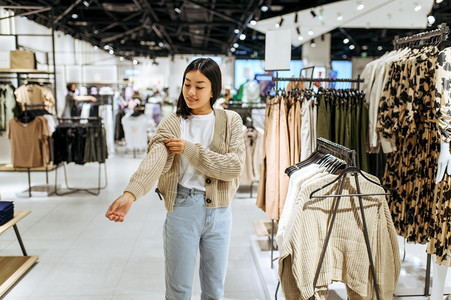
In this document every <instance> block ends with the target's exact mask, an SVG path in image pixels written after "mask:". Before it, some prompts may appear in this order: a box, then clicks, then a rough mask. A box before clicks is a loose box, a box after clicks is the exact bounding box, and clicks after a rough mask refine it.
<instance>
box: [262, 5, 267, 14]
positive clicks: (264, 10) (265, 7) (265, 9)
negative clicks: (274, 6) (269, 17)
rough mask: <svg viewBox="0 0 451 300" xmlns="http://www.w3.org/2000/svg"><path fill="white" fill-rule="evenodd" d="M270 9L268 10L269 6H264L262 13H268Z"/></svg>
mask: <svg viewBox="0 0 451 300" xmlns="http://www.w3.org/2000/svg"><path fill="white" fill-rule="evenodd" d="M268 9H269V8H268V6H266V5H263V6H262V8H261V10H262V12H267V11H268Z"/></svg>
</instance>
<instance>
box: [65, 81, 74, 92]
mask: <svg viewBox="0 0 451 300" xmlns="http://www.w3.org/2000/svg"><path fill="white" fill-rule="evenodd" d="M72 85H73V83H68V84H66V88H67V90H68V91H71V90H72Z"/></svg>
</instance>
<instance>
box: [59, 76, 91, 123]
mask: <svg viewBox="0 0 451 300" xmlns="http://www.w3.org/2000/svg"><path fill="white" fill-rule="evenodd" d="M66 88H67V94H66V106H65V107H64V112H63V117H78V116H80V113H81V105H80V103H81V102H82V101H92V102H95V101H97V98H96V97H94V96H75V91H76V90H77V86H76V84H75V83H68V84H67V85H66Z"/></svg>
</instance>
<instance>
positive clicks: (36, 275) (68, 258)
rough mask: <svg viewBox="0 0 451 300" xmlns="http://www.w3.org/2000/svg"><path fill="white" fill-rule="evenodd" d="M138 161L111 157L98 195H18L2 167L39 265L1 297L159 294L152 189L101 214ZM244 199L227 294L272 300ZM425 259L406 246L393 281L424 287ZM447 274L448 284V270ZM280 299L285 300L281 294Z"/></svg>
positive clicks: (86, 181)
mask: <svg viewBox="0 0 451 300" xmlns="http://www.w3.org/2000/svg"><path fill="white" fill-rule="evenodd" d="M141 159H142V155H139V156H138V157H137V158H133V155H132V154H130V153H129V154H123V153H122V154H117V155H116V156H115V157H113V158H110V159H109V160H108V162H107V173H108V186H107V188H106V189H104V190H102V191H101V193H100V195H99V196H93V195H90V194H87V193H85V192H80V193H75V194H70V195H66V196H55V195H52V196H49V197H32V198H19V197H16V194H17V193H19V192H22V191H23V190H25V189H26V188H27V186H28V183H27V174H26V173H23V172H0V195H1V198H2V200H9V201H14V204H15V209H16V210H31V211H32V213H31V214H30V215H29V216H27V217H25V218H24V219H23V220H22V221H20V222H19V223H18V228H19V230H20V233H21V235H22V239H23V241H24V244H25V247H26V249H27V251H28V254H29V255H38V256H39V261H38V263H37V264H36V265H35V266H34V267H33V268H32V269H31V270H30V271H29V272H28V273H27V274H26V275H25V276H24V277H23V278H22V279H21V280H20V281H19V282H18V283H17V284H15V285H14V286H13V287H12V288H11V289H10V290H9V292H8V293H6V294H5V295H4V296H3V297H2V298H1V299H7V300H16V299H17V300H22V299H24V300H25V299H27V300H28V299H46V300H47V299H55V300H56V299H90V300H97V299H99V300H100V299H102V300H103V299H112V300H116V299H117V300H119V299H120V300H123V299H127V300H128V299H164V274H163V272H164V264H163V249H162V238H161V235H162V226H163V222H164V218H165V209H164V205H163V203H162V202H161V201H160V200H159V198H158V196H157V195H156V194H155V193H153V192H150V193H149V194H148V195H147V196H145V197H144V198H142V199H140V200H139V201H138V202H137V203H135V205H134V206H133V207H132V210H131V211H130V213H129V215H128V216H127V218H126V221H125V222H124V223H113V222H109V221H108V220H107V219H106V218H105V216H104V213H105V211H106V209H107V207H108V206H109V204H110V203H111V201H113V200H114V199H115V197H117V196H118V195H119V194H120V193H121V192H122V190H123V188H124V187H125V185H126V184H127V182H128V179H129V178H130V176H131V174H132V173H133V171H134V170H135V169H136V168H137V166H138V164H139V162H140V161H141ZM97 174H98V165H97V164H86V165H84V166H76V165H70V166H69V167H68V176H69V184H70V185H72V186H77V187H92V186H96V185H97ZM54 176H55V172H54V171H52V172H50V173H49V179H50V184H52V185H53V184H54ZM102 178H103V177H102ZM31 180H32V183H33V184H34V185H38V184H39V185H41V184H45V173H40V172H34V173H32V174H31ZM58 182H61V183H63V172H62V171H58ZM63 186H64V185H63ZM255 195H256V192H255V189H254V194H253V196H254V197H255ZM249 196H250V195H249V193H248V191H244V190H243V191H242V192H240V193H238V194H237V197H236V198H235V200H234V201H233V216H234V221H233V222H234V224H233V232H232V242H231V249H230V256H229V267H228V274H227V280H226V289H225V299H242V300H254V299H255V300H257V299H259V300H264V299H274V291H275V286H272V284H274V282H269V283H268V282H262V280H261V276H262V275H265V276H267V277H268V274H261V273H260V270H263V272H266V273H268V272H274V270H272V271H271V269H270V268H269V269H268V266H269V260H268V259H266V260H262V263H259V264H258V263H256V262H255V260H254V258H253V255H252V251H251V244H252V238H251V237H252V236H253V235H254V234H255V230H254V227H253V223H252V222H253V221H254V220H262V219H265V214H264V212H262V211H261V210H260V209H258V208H257V207H256V205H255V198H250V197H249ZM400 243H401V245H402V240H400ZM0 255H1V256H8V255H21V250H20V247H19V244H18V242H17V239H16V237H15V235H14V231H13V230H12V229H10V230H8V231H6V232H4V233H3V234H2V235H1V236H0ZM258 255H262V256H267V255H268V253H267V252H266V253H265V252H263V253H260V254H258ZM257 261H258V260H257ZM424 262H425V255H424V248H422V246H419V245H408V247H407V260H406V262H405V263H404V264H403V265H404V266H405V268H404V269H403V272H404V273H405V274H404V273H403V275H402V276H403V277H401V279H400V285H399V286H401V287H402V285H405V286H406V288H407V289H408V290H411V291H414V290H413V287H415V288H419V287H421V286H422V284H423V286H424V269H423V268H424ZM262 264H263V266H262ZM265 264H266V265H265ZM276 264H277V263H276ZM268 270H269V271H268ZM269 276H270V277H271V276H272V275H269ZM272 278H277V277H274V276H272ZM448 279H449V280H448V282H451V275H450V274H448ZM422 280H423V281H422ZM450 285H451V283H450ZM265 289H266V290H265ZM339 293H340V287H338V288H337V292H336V293H331V295H332V294H335V295H336V296H335V298H334V299H345V298H344V297H341V296H339ZM199 295H200V287H199V280H198V279H197V277H195V282H194V291H193V299H200V297H199ZM267 295H269V297H267ZM330 298H331V299H332V297H330ZM425 298H426V297H413V298H412V297H411V298H397V299H412V300H414V299H425ZM279 299H283V296H282V295H281V293H279Z"/></svg>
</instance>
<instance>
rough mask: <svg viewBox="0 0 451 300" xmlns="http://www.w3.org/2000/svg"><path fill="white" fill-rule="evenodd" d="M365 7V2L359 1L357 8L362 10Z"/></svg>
mask: <svg viewBox="0 0 451 300" xmlns="http://www.w3.org/2000/svg"><path fill="white" fill-rule="evenodd" d="M364 8H365V5H363V3H362V2H360V1H359V2H357V10H362V9H364Z"/></svg>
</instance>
